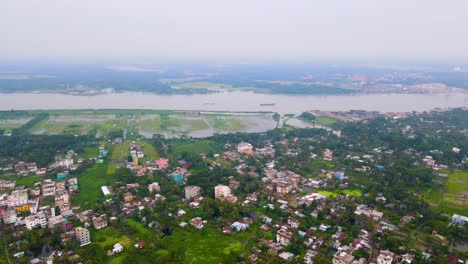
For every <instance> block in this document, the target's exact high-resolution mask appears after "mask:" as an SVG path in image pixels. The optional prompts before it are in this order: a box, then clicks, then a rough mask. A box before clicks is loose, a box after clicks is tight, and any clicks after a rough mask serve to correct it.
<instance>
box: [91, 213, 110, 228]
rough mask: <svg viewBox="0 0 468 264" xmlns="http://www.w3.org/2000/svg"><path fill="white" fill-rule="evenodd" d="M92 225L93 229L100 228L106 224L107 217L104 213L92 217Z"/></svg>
mask: <svg viewBox="0 0 468 264" xmlns="http://www.w3.org/2000/svg"><path fill="white" fill-rule="evenodd" d="M93 226H94V228H95V229H102V228H104V227H106V226H107V217H106V215H105V214H103V215H100V216H97V217H94V218H93Z"/></svg>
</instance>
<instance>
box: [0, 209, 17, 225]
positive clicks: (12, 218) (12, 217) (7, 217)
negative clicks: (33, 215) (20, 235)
mask: <svg viewBox="0 0 468 264" xmlns="http://www.w3.org/2000/svg"><path fill="white" fill-rule="evenodd" d="M2 217H3V222H4V223H5V224H14V223H15V222H16V210H15V209H14V208H8V209H7V210H5V211H4V212H3V215H2Z"/></svg>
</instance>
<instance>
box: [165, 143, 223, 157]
mask: <svg viewBox="0 0 468 264" xmlns="http://www.w3.org/2000/svg"><path fill="white" fill-rule="evenodd" d="M169 147H170V148H171V152H172V153H174V154H175V155H179V154H181V153H182V152H189V153H208V152H210V151H212V152H221V151H222V150H223V146H220V145H219V144H216V143H215V142H213V141H210V140H197V141H191V140H186V141H177V142H173V143H171V144H170V145H169Z"/></svg>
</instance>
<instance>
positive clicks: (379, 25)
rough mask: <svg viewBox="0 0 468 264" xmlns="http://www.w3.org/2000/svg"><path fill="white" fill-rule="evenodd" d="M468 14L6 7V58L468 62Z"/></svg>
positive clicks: (421, 5)
mask: <svg viewBox="0 0 468 264" xmlns="http://www.w3.org/2000/svg"><path fill="white" fill-rule="evenodd" d="M466 10H468V2H467V1H463V0H453V1H448V2H446V1H435V0H431V1H427V0H426V1H422V0H415V1H403V0H394V1H373V0H357V1H338V0H332V1H326V2H322V1H320V2H316V1H302V0H300V1H295V2H294V4H291V2H286V1H264V0H261V1H246V0H240V1H232V2H231V1H230V2H227V1H214V0H200V1H170V2H168V1H149V0H143V1H138V2H137V3H135V2H133V1H131V2H130V1H115V0H114V1H110V0H103V1H91V0H83V1H60V0H50V1H36V0H34V1H27V2H20V1H9V2H6V1H5V2H3V3H1V4H0V25H3V26H2V27H0V34H1V35H2V36H3V37H4V39H3V41H2V42H0V58H2V59H6V60H8V59H24V58H48V59H50V58H70V59H84V58H86V59H100V58H114V59H115V58H175V59H211V58H266V59H285V58H300V59H304V58H316V59H345V60H346V59H369V60H374V59H379V58H387V59H398V58H401V59H466V58H468V34H466V27H467V26H468V16H466ZM429 29H430V30H429Z"/></svg>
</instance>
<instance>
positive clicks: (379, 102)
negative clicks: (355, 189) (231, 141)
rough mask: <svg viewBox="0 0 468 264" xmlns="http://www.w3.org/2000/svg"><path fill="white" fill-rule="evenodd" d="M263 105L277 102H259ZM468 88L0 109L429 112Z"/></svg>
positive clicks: (1, 97) (464, 99)
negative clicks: (451, 90) (396, 92)
mask: <svg viewBox="0 0 468 264" xmlns="http://www.w3.org/2000/svg"><path fill="white" fill-rule="evenodd" d="M260 104H274V105H267V106H261V105H260ZM467 106H468V93H453V94H361V95H279V94H259V93H253V92H225V93H213V94H194V95H159V94H152V93H113V94H103V95H96V96H75V95H64V94H33V93H13V94H0V110H11V109H14V110H44V109H165V110H200V111H273V112H279V113H281V114H286V113H295V114H297V113H301V112H304V111H306V110H326V111H344V110H356V109H360V110H375V111H381V112H402V111H425V110H431V109H434V108H447V107H467Z"/></svg>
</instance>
